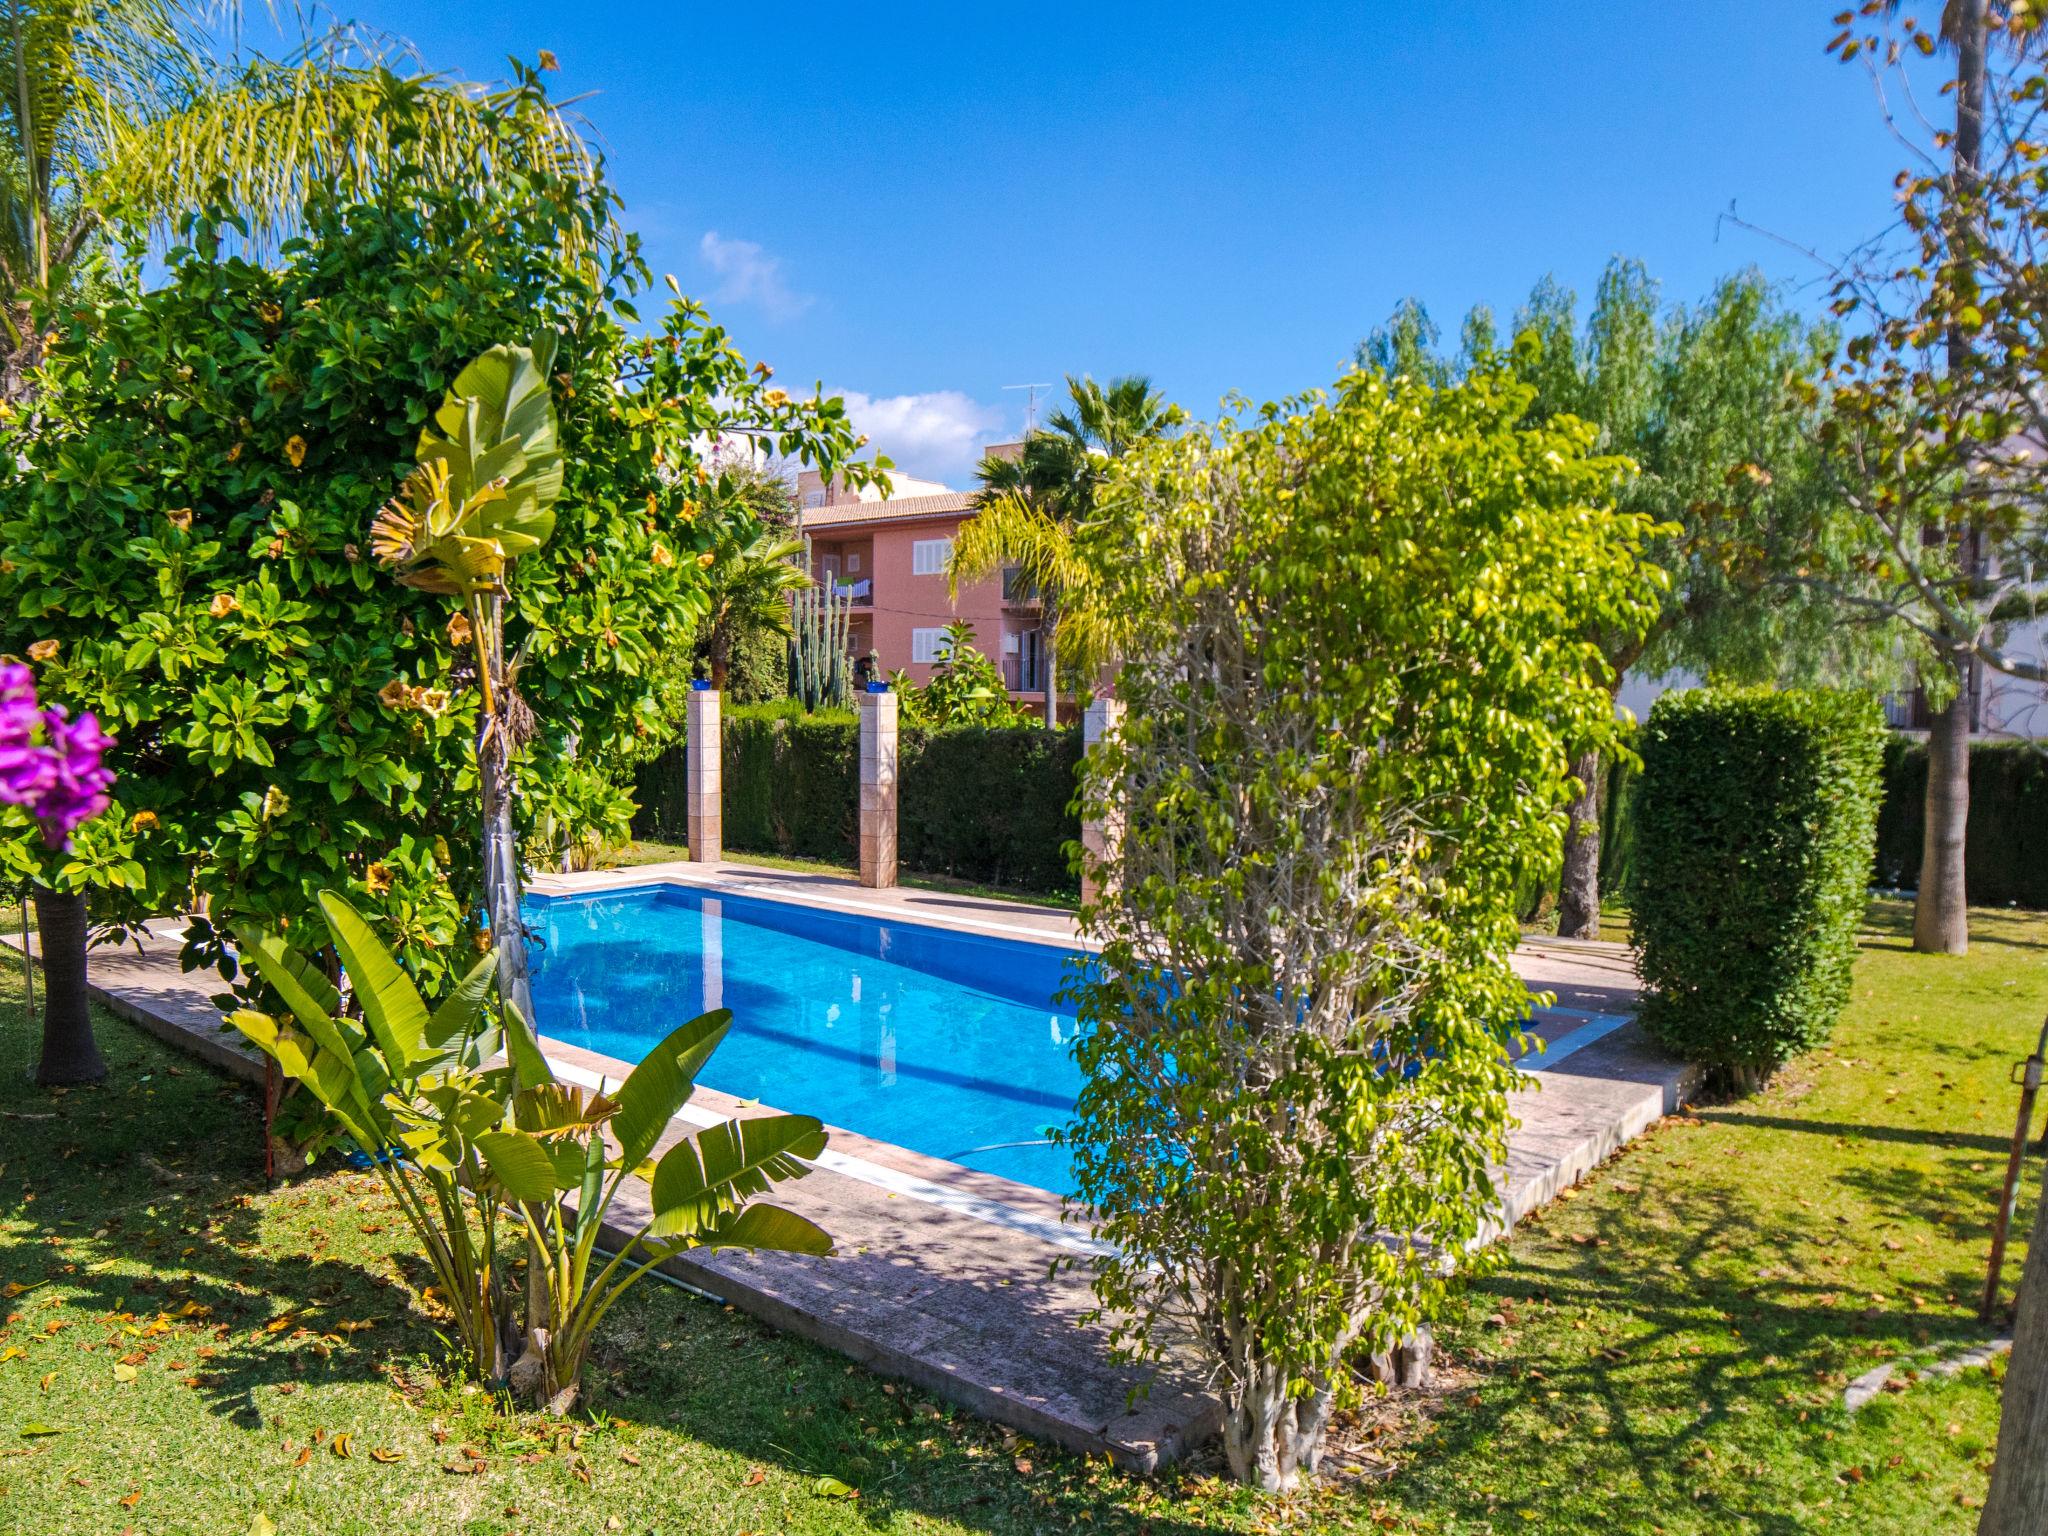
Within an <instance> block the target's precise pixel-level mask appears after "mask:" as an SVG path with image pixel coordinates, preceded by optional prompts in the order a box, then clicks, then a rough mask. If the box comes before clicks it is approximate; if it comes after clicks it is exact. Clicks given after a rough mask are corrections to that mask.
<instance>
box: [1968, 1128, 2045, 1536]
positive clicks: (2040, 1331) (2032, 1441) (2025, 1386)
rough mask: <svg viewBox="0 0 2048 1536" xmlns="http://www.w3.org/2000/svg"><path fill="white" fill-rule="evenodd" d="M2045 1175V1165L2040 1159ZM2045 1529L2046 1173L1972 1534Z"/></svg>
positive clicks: (2013, 1534)
mask: <svg viewBox="0 0 2048 1536" xmlns="http://www.w3.org/2000/svg"><path fill="white" fill-rule="evenodd" d="M2044 1175H2048V1165H2044ZM2042 1531H2048V1176H2044V1178H2043V1180H2042V1184H2041V1199H2040V1203H2039V1204H2038V1205H2036V1206H2035V1208H2034V1231H2033V1236H2032V1237H2031V1238H2029V1239H2028V1242H2027V1267H2026V1269H2025V1271H2024V1272H2023V1273H2022V1274H2021V1276H2020V1294H2019V1305H2018V1310H2017V1315H2016V1316H2015V1318H2014V1321H2013V1330H2012V1360H2011V1363H2010V1364H2008V1365H2007V1367H2006V1372H2005V1402H2004V1407H2003V1409H2002V1411H2001V1412H2000V1415H1999V1419H1998V1459H1997V1460H1996V1461H1995V1462H1994V1463H1993V1464H1992V1467H1991V1496H1990V1497H1989V1498H1987V1499H1986V1500H1985V1501H1984V1513H1983V1515H1982V1516H1981V1517H1980V1518H1979V1519H1978V1521H1977V1536H2040V1533H2041V1532H2042Z"/></svg>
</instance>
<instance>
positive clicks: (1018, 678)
mask: <svg viewBox="0 0 2048 1536" xmlns="http://www.w3.org/2000/svg"><path fill="white" fill-rule="evenodd" d="M1003 686H1005V687H1006V688H1008V689H1009V690H1010V691H1011V692H1012V693H1043V692H1045V662H1044V661H1043V660H1042V659H1040V658H1038V657H1021V656H1011V657H1008V658H1006V659H1005V660H1004V662H1003Z"/></svg>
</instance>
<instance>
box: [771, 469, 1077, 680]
mask: <svg viewBox="0 0 2048 1536" xmlns="http://www.w3.org/2000/svg"><path fill="white" fill-rule="evenodd" d="M1005 449H1008V450H1009V451H1011V452H1014V451H1015V447H1014V445H1011V444H1004V445H1002V446H1000V447H996V448H991V449H990V450H989V452H991V453H1001V452H1003V451H1004V450H1005ZM889 491H890V494H889V495H888V496H886V497H884V496H882V495H881V493H880V492H879V491H878V490H875V489H872V488H870V489H867V490H864V491H862V492H859V493H856V492H854V491H850V490H847V489H846V488H844V487H842V486H839V485H829V486H828V485H826V484H824V482H823V481H822V480H821V479H820V477H819V476H818V475H817V473H816V472H815V471H810V470H806V471H805V472H804V473H803V474H802V476H800V477H799V479H798V481H797V490H796V495H797V514H796V515H797V526H798V529H799V531H800V532H802V534H803V535H804V536H805V537H807V538H808V539H810V541H811V575H812V577H813V578H814V579H815V580H817V581H820V582H824V581H831V582H833V583H835V584H836V585H837V586H838V588H839V590H840V591H841V592H843V593H847V594H849V595H850V596H851V597H852V599H853V612H852V615H851V623H850V625H849V628H850V631H851V640H850V649H851V650H852V652H853V654H854V656H855V658H859V657H863V656H866V655H867V654H868V652H869V651H871V650H872V651H874V652H876V653H878V655H879V657H880V661H881V670H882V673H883V675H884V676H887V675H888V674H889V673H891V672H894V671H896V670H897V669H899V668H901V669H902V670H903V671H905V672H907V673H908V674H909V675H910V678H911V680H912V681H913V682H918V683H924V682H929V681H930V680H931V676H932V671H933V668H934V666H935V665H936V664H937V662H938V661H939V659H940V655H941V652H942V651H943V648H944V647H943V642H942V639H941V637H942V635H943V634H944V632H945V629H946V626H947V625H948V624H952V623H954V622H956V621H958V622H964V623H967V624H971V625H973V626H974V647H975V649H976V650H978V651H980V652H981V653H982V654H983V655H985V656H988V657H990V658H991V659H992V660H994V661H995V663H996V665H997V666H998V667H1000V668H1001V670H1002V674H1003V681H1004V682H1005V683H1007V684H1008V685H1009V689H1010V694H1011V696H1012V697H1013V698H1015V699H1016V700H1017V702H1018V703H1019V704H1020V705H1023V706H1025V707H1034V706H1036V707H1039V708H1040V709H1041V710H1042V708H1043V705H1044V689H1045V653H1044V645H1043V638H1042V636H1041V634H1040V631H1039V603H1038V597H1037V594H1036V593H1034V592H1032V591H1029V590H1027V589H1025V588H1024V587H1023V586H1022V584H1021V583H1020V582H1018V581H1017V580H1015V579H1014V578H1013V577H1012V578H1006V579H1002V580H996V579H990V580H987V581H979V582H974V583H972V584H968V585H963V586H962V587H961V588H960V597H959V600H958V601H957V602H954V601H952V600H950V599H949V598H948V597H947V595H946V564H947V562H948V561H949V560H950V559H951V558H952V554H953V535H954V533H955V532H956V531H957V530H958V529H959V527H960V525H961V524H962V523H963V522H965V521H966V520H967V519H968V518H969V517H971V516H973V509H972V508H971V507H970V506H969V505H968V493H967V492H966V491H954V490H948V489H947V488H946V487H945V486H942V485H937V484H935V483H933V482H931V481H928V480H912V479H909V478H908V477H906V476H902V475H897V476H894V477H892V479H891V482H890V486H889Z"/></svg>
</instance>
